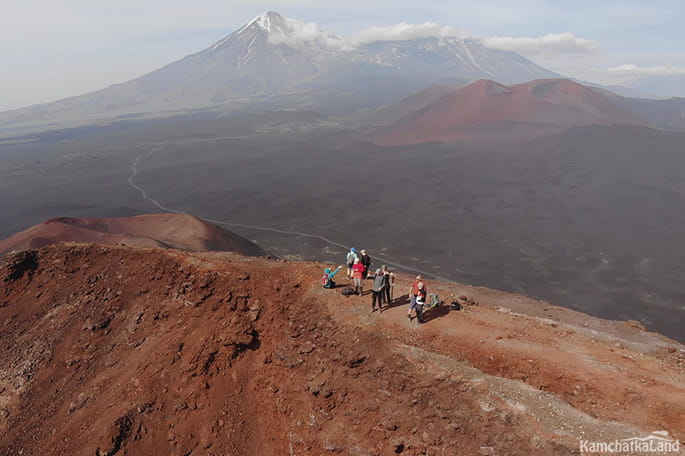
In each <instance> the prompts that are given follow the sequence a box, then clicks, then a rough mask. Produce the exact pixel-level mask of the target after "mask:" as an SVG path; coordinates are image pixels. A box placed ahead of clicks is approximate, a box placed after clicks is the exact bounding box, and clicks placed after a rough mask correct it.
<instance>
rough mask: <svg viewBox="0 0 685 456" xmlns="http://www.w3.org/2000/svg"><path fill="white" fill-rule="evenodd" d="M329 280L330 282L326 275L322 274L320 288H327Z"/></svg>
mask: <svg viewBox="0 0 685 456" xmlns="http://www.w3.org/2000/svg"><path fill="white" fill-rule="evenodd" d="M330 280H331V279H330V278H329V277H328V274H326V273H324V274H323V277H321V286H322V287H327V286H328V282H329V281H330Z"/></svg>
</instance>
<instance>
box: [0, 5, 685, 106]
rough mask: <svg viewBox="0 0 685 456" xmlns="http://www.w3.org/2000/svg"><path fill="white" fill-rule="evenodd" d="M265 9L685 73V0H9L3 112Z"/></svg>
mask: <svg viewBox="0 0 685 456" xmlns="http://www.w3.org/2000/svg"><path fill="white" fill-rule="evenodd" d="M266 10H274V11H277V12H279V13H281V14H282V15H283V16H286V17H291V18H295V19H300V20H303V21H306V22H317V23H318V24H319V25H320V27H321V28H322V29H324V30H326V31H330V32H333V33H336V34H338V35H342V36H345V37H353V36H358V37H359V36H361V37H363V36H365V35H364V34H366V36H369V35H371V36H376V35H378V36H386V35H387V36H397V37H401V36H403V34H404V33H411V32H412V31H416V30H424V31H425V30H428V31H430V30H441V31H444V30H447V29H446V28H445V27H449V30H453V31H455V32H458V33H460V34H464V35H469V36H473V37H478V38H481V39H483V41H484V42H485V43H486V44H487V45H489V46H492V47H498V48H504V49H512V50H516V51H519V52H521V53H522V54H523V55H525V56H526V57H528V58H530V59H531V60H533V61H535V62H537V63H539V64H541V65H543V66H545V67H547V68H549V69H551V70H553V71H556V72H558V73H561V74H564V75H566V76H570V77H578V78H581V79H586V80H591V81H595V82H600V83H605V84H606V83H619V82H621V81H625V80H628V79H630V78H633V77H635V76H637V75H640V74H685V46H684V43H685V32H684V31H683V30H684V28H685V27H684V26H683V24H685V2H683V1H682V0H653V1H649V0H645V1H637V0H620V1H619V0H593V1H589V0H575V1H567V0H566V1H556V0H554V1H542V0H514V1H505V0H480V1H478V2H476V1H459V0H444V1H442V0H440V1H431V0H423V1H413V0H411V1H402V2H397V1H385V0H382V1H368V0H366V1H362V0H346V1H344V2H343V1H328V2H325V1H321V0H317V1H313V0H292V1H288V0H272V1H269V2H266V1H260V0H252V1H250V2H246V1H244V0H243V1H233V0H193V1H188V0H165V1H161V0H160V1H152V0H117V1H114V2H104V1H102V0H2V5H1V8H0V58H1V60H0V62H2V67H1V69H0V110H6V109H12V108H16V107H21V106H26V105H30V104H35V103H41V102H47V101H53V100H56V99H59V98H64V97H67V96H72V95H79V94H82V93H85V92H88V91H93V90H97V89H100V88H104V87H106V86H108V85H110V84H113V83H118V82H124V81H127V80H129V79H132V78H134V77H137V76H140V75H142V74H144V73H147V72H149V71H152V70H154V69H156V68H159V67H160V66H162V65H165V64H167V63H170V62H172V61H174V60H176V59H179V58H181V57H183V56H184V55H187V54H189V53H193V52H197V51H200V50H202V49H204V48H205V47H207V46H209V45H211V44H212V43H213V42H215V41H218V40H219V39H221V38H223V37H224V36H226V35H228V34H229V33H230V32H232V31H234V30H235V29H237V28H240V27H241V26H242V25H244V24H245V23H246V22H248V21H250V20H251V19H252V18H253V17H255V16H257V15H259V14H260V13H262V12H264V11H266ZM400 23H405V25H403V26H400V27H398V26H396V25H397V24H400ZM426 23H431V24H426ZM407 24H423V25H421V26H419V27H414V26H410V25H407ZM439 25H440V26H445V27H438V26H439ZM391 26H394V27H391ZM373 27H375V28H373ZM369 29H371V31H369Z"/></svg>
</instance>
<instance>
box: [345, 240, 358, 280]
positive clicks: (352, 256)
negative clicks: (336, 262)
mask: <svg viewBox="0 0 685 456" xmlns="http://www.w3.org/2000/svg"><path fill="white" fill-rule="evenodd" d="M357 258H359V257H358V256H357V251H356V250H355V249H354V247H352V248H351V249H350V251H349V252H347V278H348V279H351V278H352V265H354V260H356V259H357Z"/></svg>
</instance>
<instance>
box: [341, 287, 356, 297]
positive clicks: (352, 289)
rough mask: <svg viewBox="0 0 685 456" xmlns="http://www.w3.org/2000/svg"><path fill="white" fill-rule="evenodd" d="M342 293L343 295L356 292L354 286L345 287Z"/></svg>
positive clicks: (350, 294)
mask: <svg viewBox="0 0 685 456" xmlns="http://www.w3.org/2000/svg"><path fill="white" fill-rule="evenodd" d="M340 293H341V294H342V295H343V296H352V295H353V294H354V288H344V289H343V291H341V292H340Z"/></svg>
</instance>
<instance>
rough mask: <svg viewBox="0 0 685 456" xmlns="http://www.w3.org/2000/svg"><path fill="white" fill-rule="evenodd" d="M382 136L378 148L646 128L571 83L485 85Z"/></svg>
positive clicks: (447, 98) (450, 98) (454, 94)
mask: <svg viewBox="0 0 685 456" xmlns="http://www.w3.org/2000/svg"><path fill="white" fill-rule="evenodd" d="M406 116H407V117H405V118H404V119H402V120H400V121H398V122H397V123H395V124H392V125H390V126H389V127H387V128H385V129H383V130H381V132H380V133H379V134H378V136H376V138H375V140H374V141H375V142H376V143H377V144H381V145H409V144H418V143H422V142H429V141H438V142H452V141H459V140H469V139H476V138H481V137H484V136H490V137H497V136H498V135H499V136H502V137H504V138H509V139H511V138H514V137H518V136H536V135H539V134H549V133H554V132H558V131H561V130H563V129H565V128H569V127H575V126H585V125H623V124H629V125H645V124H646V123H645V122H644V121H643V120H642V119H639V118H638V117H637V116H635V115H634V114H632V113H630V112H628V111H627V110H625V109H623V108H622V107H620V106H619V105H617V104H616V103H614V102H613V101H612V100H611V99H610V98H609V97H608V96H606V95H604V94H600V93H597V92H595V91H593V90H590V89H589V88H587V87H585V86H583V85H581V84H578V83H576V82H573V81H569V80H567V79H543V80H537V81H533V82H528V83H525V84H519V85H514V86H505V85H502V84H499V83H497V82H494V81H489V80H480V81H477V82H474V83H472V84H470V85H468V86H466V87H464V88H461V89H458V90H455V91H453V92H451V93H449V94H447V95H445V96H443V97H442V98H440V99H439V100H437V101H435V102H433V103H431V104H429V105H428V106H426V107H425V108H423V109H421V110H419V111H416V112H413V113H412V112H411V111H408V112H407V113H406Z"/></svg>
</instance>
